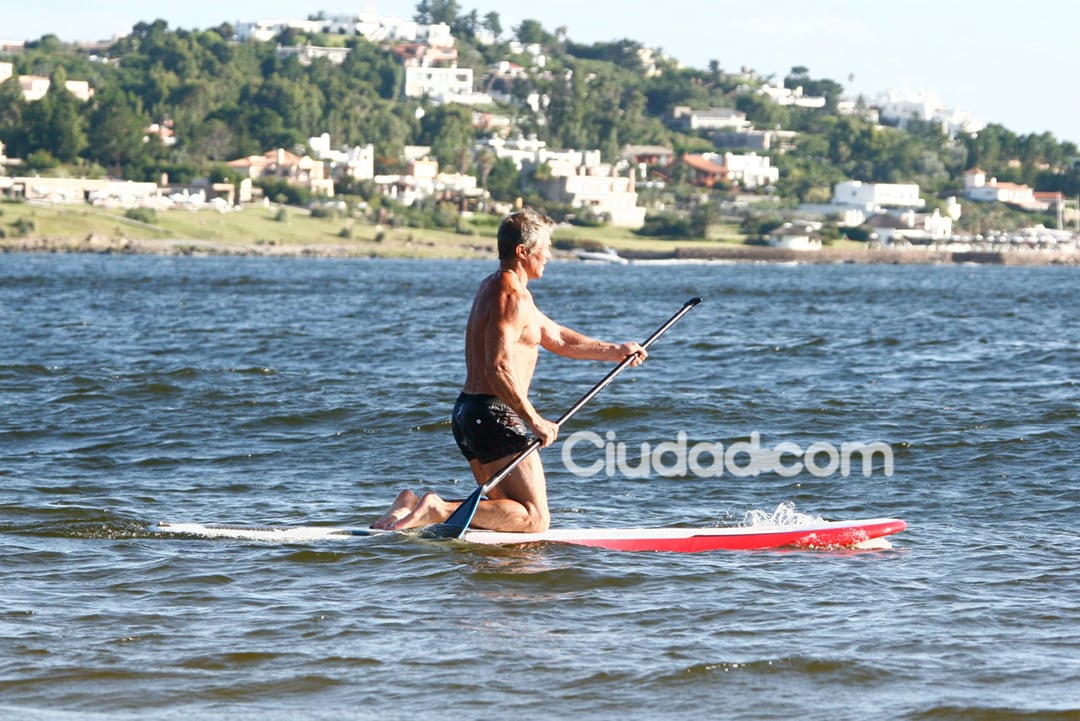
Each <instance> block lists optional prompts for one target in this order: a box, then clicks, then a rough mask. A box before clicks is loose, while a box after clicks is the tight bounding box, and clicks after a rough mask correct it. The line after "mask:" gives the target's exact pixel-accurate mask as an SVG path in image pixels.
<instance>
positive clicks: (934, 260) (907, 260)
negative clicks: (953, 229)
mask: <svg viewBox="0 0 1080 721" xmlns="http://www.w3.org/2000/svg"><path fill="white" fill-rule="evenodd" d="M620 255H621V256H622V257H623V258H626V259H628V260H631V261H633V260H657V261H659V260H676V261H678V260H686V261H691V260H716V261H730V262H757V263H819V264H834V263H865V264H872V263H884V264H889V265H943V264H950V263H961V264H962V263H974V264H979V265H1017V266H1022V265H1027V266H1036V265H1080V252H1076V251H1053V250H1009V251H959V250H957V251H952V250H940V249H936V248H856V249H847V248H844V249H841V248H822V249H821V250H817V251H802V250H787V249H784V248H770V247H765V246H755V245H741V246H740V245H733V246H730V247H723V248H684V247H680V248H675V249H674V250H673V251H672V252H671V253H634V252H630V251H626V252H622V253H620Z"/></svg>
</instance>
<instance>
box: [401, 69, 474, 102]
mask: <svg viewBox="0 0 1080 721" xmlns="http://www.w3.org/2000/svg"><path fill="white" fill-rule="evenodd" d="M424 96H427V97H428V98H430V99H431V100H432V101H434V102H437V103H461V104H462V105H485V104H488V103H491V102H492V99H491V96H490V95H488V94H486V93H474V92H473V71H472V68H433V67H421V66H410V67H406V68H405V97H407V98H422V97H424Z"/></svg>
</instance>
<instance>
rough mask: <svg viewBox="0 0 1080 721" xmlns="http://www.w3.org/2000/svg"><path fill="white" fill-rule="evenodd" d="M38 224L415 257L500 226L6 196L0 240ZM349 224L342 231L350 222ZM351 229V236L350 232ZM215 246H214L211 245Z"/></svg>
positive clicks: (474, 251) (644, 245)
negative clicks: (403, 223) (127, 212)
mask: <svg viewBox="0 0 1080 721" xmlns="http://www.w3.org/2000/svg"><path fill="white" fill-rule="evenodd" d="M20 219H23V225H24V226H26V225H27V224H28V223H32V229H31V230H29V231H28V232H27V233H25V234H24V236H22V237H24V238H37V239H44V240H46V241H48V242H49V243H50V244H52V245H55V246H57V247H60V248H63V247H69V248H71V247H77V246H78V245H79V244H83V243H86V242H87V241H88V240H89V239H90V238H93V239H95V241H97V242H101V243H125V242H129V243H130V242H132V241H134V242H136V243H144V244H151V245H153V246H154V247H156V248H163V249H165V248H169V247H172V248H188V249H192V250H194V249H198V248H200V247H202V248H203V249H205V250H211V249H217V250H222V251H226V252H244V251H248V250H254V251H261V252H273V251H275V250H276V251H282V252H284V251H286V250H288V251H291V252H312V253H318V252H326V253H334V254H346V255H359V256H383V257H417V258H467V257H482V258H491V257H494V255H495V230H496V228H495V225H494V224H492V223H490V222H481V223H479V224H478V225H473V224H470V225H469V226H468V227H469V228H470V229H471V233H470V234H463V233H457V232H454V231H452V230H442V229H435V228H409V227H399V228H391V227H381V226H376V225H372V224H369V223H366V222H364V221H361V220H349V219H346V218H334V217H322V218H319V217H313V216H312V215H311V214H310V213H309V212H308V211H307V210H305V209H303V208H292V207H287V208H285V210H284V212H283V213H281V212H280V211H279V209H278V207H277V206H274V207H272V208H266V207H263V206H260V205H252V206H246V207H244V208H243V209H242V210H239V211H230V212H227V213H220V212H218V211H215V210H200V211H190V210H159V211H157V212H156V218H155V220H154V222H153V223H152V224H145V223H139V222H137V221H133V220H130V219H128V218H125V217H124V213H123V211H122V210H110V209H102V208H92V207H89V206H85V205H76V206H42V205H31V204H28V203H10V202H9V203H0V229H3V230H4V235H6V238H5V239H0V245H7V246H8V247H10V246H11V245H13V244H15V243H18V242H19V241H20V235H19V232H18V230H17V229H16V228H15V224H16V223H18V222H19V220H20ZM347 227H348V228H350V229H351V230H350V231H349V232H348V233H347V234H343V231H344V229H345V228H347ZM346 236H347V237H346ZM554 237H555V239H556V240H557V241H562V242H561V243H560V245H563V246H565V245H566V244H570V245H572V246H582V245H595V244H599V245H603V246H607V247H610V248H614V249H615V250H617V251H639V252H665V251H671V250H674V249H675V248H676V247H677V246H678V247H697V248H709V247H717V246H720V245H725V244H731V243H742V242H743V236H742V235H741V234H740V233H739V232H738V227H737V226H734V225H730V226H716V227H714V228H713V229H711V231H710V238H709V239H708V240H696V241H695V240H685V239H681V240H670V239H662V238H642V237H639V236H637V235H635V234H634V233H633V232H632V231H630V230H627V229H625V228H614V227H601V228H585V227H578V226H559V227H558V228H556V230H555V233H554ZM207 246H212V247H213V248H208V247H207Z"/></svg>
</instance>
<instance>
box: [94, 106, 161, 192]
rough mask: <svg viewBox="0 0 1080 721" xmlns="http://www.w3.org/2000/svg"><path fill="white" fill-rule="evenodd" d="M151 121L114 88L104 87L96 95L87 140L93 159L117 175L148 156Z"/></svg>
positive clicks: (119, 175)
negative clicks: (147, 138) (147, 131)
mask: <svg viewBox="0 0 1080 721" xmlns="http://www.w3.org/2000/svg"><path fill="white" fill-rule="evenodd" d="M148 125H149V120H148V119H147V118H146V117H144V116H142V115H140V114H139V113H138V112H136V111H135V108H134V105H133V104H132V103H131V101H130V100H129V99H128V97H127V96H126V95H125V94H124V93H123V92H122V91H120V90H119V89H118V88H117V87H115V86H106V87H104V88H101V89H100V90H99V91H98V92H97V93H96V94H95V96H94V107H93V109H92V110H91V111H90V118H89V125H88V128H87V140H88V141H89V148H88V151H87V153H88V155H89V157H90V158H91V159H92V160H96V161H98V162H100V163H101V164H102V165H105V166H106V167H109V168H110V169H111V172H112V173H113V174H114V175H116V176H118V177H123V176H124V175H125V167H126V166H128V165H131V164H135V163H136V161H137V160H138V159H139V158H140V156H142V155H143V154H145V153H146V145H147V143H146V141H145V134H146V128H147V126H148Z"/></svg>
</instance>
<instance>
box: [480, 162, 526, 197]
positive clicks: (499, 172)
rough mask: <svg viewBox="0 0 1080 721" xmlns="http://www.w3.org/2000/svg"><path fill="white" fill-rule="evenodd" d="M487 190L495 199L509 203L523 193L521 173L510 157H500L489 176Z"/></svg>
mask: <svg viewBox="0 0 1080 721" xmlns="http://www.w3.org/2000/svg"><path fill="white" fill-rule="evenodd" d="M487 190H488V192H489V193H491V197H492V198H494V199H495V200H498V201H502V202H504V203H509V202H512V201H514V200H515V199H516V198H517V197H519V196H520V195H521V174H520V173H519V172H518V169H517V166H516V165H514V161H513V160H511V159H510V158H499V159H498V160H496V161H495V164H494V165H493V166H492V167H491V172H490V173H489V174H488V176H487Z"/></svg>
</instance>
